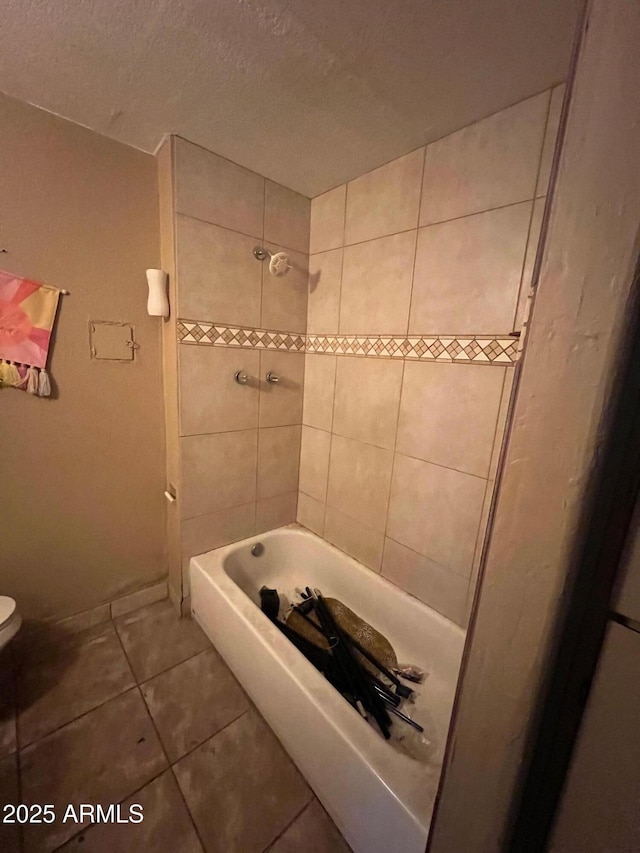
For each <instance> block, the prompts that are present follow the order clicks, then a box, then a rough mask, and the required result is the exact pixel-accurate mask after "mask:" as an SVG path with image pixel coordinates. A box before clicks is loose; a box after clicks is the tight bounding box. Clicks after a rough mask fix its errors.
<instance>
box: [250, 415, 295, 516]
mask: <svg viewBox="0 0 640 853" xmlns="http://www.w3.org/2000/svg"><path fill="white" fill-rule="evenodd" d="M300 432H301V427H300V426H285V427H270V428H268V429H261V430H260V438H259V441H258V500H261V499H262V498H270V497H274V496H275V495H283V494H285V492H293V491H295V490H296V489H297V487H298V468H299V464H300Z"/></svg>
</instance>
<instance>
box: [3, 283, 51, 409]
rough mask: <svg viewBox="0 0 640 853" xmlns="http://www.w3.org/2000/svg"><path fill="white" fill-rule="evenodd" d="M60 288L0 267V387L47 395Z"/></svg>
mask: <svg viewBox="0 0 640 853" xmlns="http://www.w3.org/2000/svg"><path fill="white" fill-rule="evenodd" d="M59 297H60V291H59V290H57V289H56V288H54V287H47V286H46V285H44V284H38V283H37V282H35V281H29V280H28V279H26V278H20V277H19V276H16V275H14V274H13V273H8V272H3V271H2V270H0V359H1V361H0V387H3V386H6V385H10V386H13V387H14V388H22V389H24V390H25V391H28V392H29V393H31V394H37V395H38V396H40V397H48V396H49V394H50V393H51V386H50V383H49V377H48V375H47V371H46V369H45V368H46V366H47V356H48V353H49V343H50V341H51V331H52V329H53V324H54V322H55V319H56V311H57V309H58V299H59Z"/></svg>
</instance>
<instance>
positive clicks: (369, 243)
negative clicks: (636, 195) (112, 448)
mask: <svg viewBox="0 0 640 853" xmlns="http://www.w3.org/2000/svg"><path fill="white" fill-rule="evenodd" d="M562 94H563V87H562V86H560V87H556V88H555V89H553V90H550V91H547V92H543V93H541V94H540V95H537V96H535V97H533V98H529V99H528V100H526V101H523V102H521V103H520V104H517V105H515V106H514V107H511V108H509V109H507V110H503V111H502V112H501V113H498V114H496V115H494V116H491V117H489V118H488V119H485V120H483V121H480V122H477V123H476V124H474V125H471V126H470V127H468V128H464V129H463V130H461V131H458V132H457V133H454V134H451V135H450V136H448V137H445V138H444V139H441V140H438V141H437V142H435V143H432V144H431V145H428V146H426V148H421V149H418V150H417V151H414V152H411V154H409V155H406V156H404V157H401V158H399V159H398V160H396V161H393V162H392V163H389V164H387V165H385V166H382V167H381V168H379V169H376V170H374V171H372V172H370V173H367V174H366V175H363V176H362V177H360V178H357V179H356V180H355V181H351V182H349V184H347V185H344V186H342V187H338V188H336V189H334V190H331V191H330V192H328V193H325V194H324V195H323V196H319V197H318V198H316V199H313V201H312V202H311V205H310V210H309V207H308V200H305V199H302V198H301V197H298V196H296V194H294V193H291V192H290V191H288V190H285V189H284V188H276V186H277V185H273V186H272V185H271V183H270V182H268V181H267V182H265V183H264V185H263V186H264V191H263V193H262V195H261V194H260V192H259V191H258V183H259V181H262V179H261V178H258V176H254V175H252V176H251V177H248V176H247V175H246V174H244V172H245V171H246V170H239V169H240V167H236V166H235V165H234V164H228V163H227V161H224V160H222V158H218V157H216V155H213V154H209V152H204V153H203V152H202V150H201V149H197V147H196V146H191V145H190V144H189V143H185V142H184V141H183V140H174V141H173V144H174V161H175V162H174V165H175V175H174V179H175V184H176V190H175V198H176V200H177V201H176V204H175V222H176V227H175V235H176V246H175V248H176V256H177V270H176V271H177V281H178V294H177V300H178V301H177V304H178V312H177V317H176V319H175V321H174V328H173V333H174V334H175V338H174V341H175V342H177V343H178V346H177V352H178V375H179V392H180V393H179V407H178V424H179V435H178V438H177V445H178V447H179V448H180V457H181V467H182V489H181V492H182V494H181V498H182V499H181V501H180V504H181V506H180V508H179V511H180V525H181V542H180V547H181V555H182V566H183V568H186V566H187V564H188V558H189V557H190V556H191V555H192V554H195V553H199V552H202V551H206V550H209V549H210V548H214V547H218V546H219V545H222V544H226V543H227V542H231V541H234V540H236V539H241V538H244V537H246V536H249V535H251V534H253V533H254V532H257V531H260V530H266V529H268V527H269V526H277V525H278V524H283V523H287V522H288V521H292V520H294V518H297V520H298V521H299V522H300V523H301V524H303V525H305V526H307V527H309V528H310V529H311V530H313V531H314V532H316V533H318V534H319V535H321V536H324V537H325V538H326V539H328V540H329V541H331V542H332V543H334V544H335V545H337V546H338V547H340V548H342V549H343V550H345V551H347V552H348V553H349V554H351V555H352V556H354V557H356V558H357V559H359V560H361V561H362V562H364V563H365V564H366V565H368V566H369V567H370V568H372V569H373V570H375V571H380V572H382V573H383V574H384V575H385V576H386V577H387V578H388V579H389V580H391V581H392V582H394V583H396V584H398V585H400V586H402V587H403V588H404V589H406V590H407V591H408V592H410V593H412V594H413V595H416V596H417V597H419V598H421V599H422V600H424V601H426V602H427V603H428V604H430V605H431V606H433V607H434V608H435V609H437V610H440V611H441V612H442V613H444V614H445V615H447V616H449V617H450V618H452V619H454V620H455V621H457V622H459V623H460V624H463V625H464V624H466V619H467V616H468V612H469V608H470V602H471V599H472V596H473V593H474V589H475V578H476V572H477V567H478V562H479V554H480V548H481V544H482V539H483V536H484V527H485V524H486V518H487V514H488V507H489V503H490V499H491V495H492V492H493V482H494V477H495V468H496V465H497V457H498V453H499V448H500V445H501V441H502V433H503V428H504V419H505V415H506V407H507V403H508V398H509V394H510V388H511V381H512V366H513V363H514V362H515V360H516V359H517V340H516V339H515V338H514V337H513V336H511V332H513V331H514V330H518V329H519V328H520V327H521V325H522V318H523V315H524V310H525V305H526V301H527V296H528V291H529V282H530V278H531V272H532V267H533V260H534V258H535V249H536V246H537V242H538V236H539V229H540V222H541V217H542V210H543V207H544V201H545V194H546V183H547V181H548V174H549V163H550V158H551V155H552V151H553V141H554V139H555V135H556V132H557V120H558V115H559V106H560V104H561V99H562ZM196 149H197V150H196ZM191 159H193V160H194V161H197V165H194V163H192V162H191ZM181 164H182V165H181ZM194 169H195V170H196V172H197V174H198V175H200V178H199V179H198V180H196V179H195V178H194V177H193V175H192V174H191V173H192V171H193V170H194ZM238 170H239V171H238ZM205 172H206V176H205V177H203V175H204V173H205ZM217 172H220V175H218V176H217V177H215V175H214V177H211V174H209V173H217ZM249 175H251V173H249ZM181 184H184V185H185V187H187V189H183V190H181V189H180V186H181ZM214 187H215V193H222V194H223V195H224V194H225V193H227V194H228V195H229V200H228V201H229V205H228V206H226V205H225V204H222V203H220V199H219V198H218V199H208V198H205V199H201V198H199V196H198V194H199V193H204V195H205V196H206V195H208V194H212V193H213V188H214ZM267 188H268V189H267ZM215 193H214V194H215ZM270 198H271V200H272V203H271V204H270V202H269V199H270ZM190 205H191V206H190ZM273 205H275V207H272V206H273ZM255 206H257V207H258V208H259V210H260V212H261V214H262V219H261V218H260V215H256V213H255V210H254V207H255ZM227 216H228V217H229V218H228V219H225V217H227ZM191 220H194V221H193V222H192V221H191ZM267 223H269V224H268V225H267ZM309 223H310V225H309ZM305 227H306V228H307V232H306V235H307V236H308V240H307V239H306V237H305V231H304V229H305ZM287 229H289V230H287ZM181 235H182V237H181ZM185 235H186V236H185ZM270 240H273V241H280V242H274V243H270V242H269V241H270ZM257 243H265V244H267V245H269V246H271V245H272V246H273V247H274V248H285V249H286V251H287V252H289V254H290V256H291V258H292V260H293V263H294V270H293V271H292V272H291V273H289V275H288V276H285V277H284V278H283V279H274V278H273V277H271V276H269V275H268V274H266V275H265V272H266V271H265V269H264V268H261V265H259V264H258V263H257V262H256V261H255V260H254V259H253V257H252V256H251V249H252V248H253V246H254V245H256V244H257ZM309 250H310V253H311V254H310V255H309V256H308V261H307V255H306V252H308V251H309ZM181 253H182V255H181ZM296 253H297V254H296ZM307 269H308V276H307ZM302 281H308V288H307V287H303V286H301V282H302ZM240 362H242V364H240ZM481 366H482V367H484V369H482V370H480V369H478V368H479V367H481ZM234 367H235V369H243V370H245V371H246V372H247V373H248V374H249V375H250V377H252V378H251V379H250V381H249V383H248V384H247V386H245V387H241V388H240V387H238V386H237V385H236V384H235V383H234V382H233V373H234V372H235V369H232V368H234ZM267 370H274V371H275V372H276V373H278V374H279V375H280V376H281V377H285V380H286V381H285V385H284V386H282V387H276V388H273V387H269V386H268V385H267V383H266V382H265V381H264V374H265V373H266V372H267ZM297 454H299V462H298V458H297V456H296V455H297ZM216 460H218V461H216ZM229 460H231V465H229ZM298 466H299V467H298ZM187 593H188V590H187V589H186V586H184V587H183V594H185V595H186V594H187Z"/></svg>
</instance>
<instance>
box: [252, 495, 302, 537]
mask: <svg viewBox="0 0 640 853" xmlns="http://www.w3.org/2000/svg"><path fill="white" fill-rule="evenodd" d="M297 505H298V493H297V492H287V493H286V494H284V495H274V496H273V497H272V498H262V499H261V500H259V501H258V502H257V504H256V530H255V532H256V533H265V532H266V531H267V530H275V528H276V527H282V526H283V525H285V524H292V523H293V522H294V521H295V520H296V509H297Z"/></svg>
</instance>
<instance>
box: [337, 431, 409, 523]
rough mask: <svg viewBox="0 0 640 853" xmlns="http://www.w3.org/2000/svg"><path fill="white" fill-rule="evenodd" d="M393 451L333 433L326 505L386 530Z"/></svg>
mask: <svg viewBox="0 0 640 853" xmlns="http://www.w3.org/2000/svg"><path fill="white" fill-rule="evenodd" d="M392 463H393V453H392V452H391V451H389V450H384V449H382V448H380V447H373V446H372V445H370V444H363V443H362V442H361V441H352V440H351V439H350V438H343V437H342V436H339V435H334V437H333V441H332V443H331V460H330V462H329V489H328V492H327V504H328V506H331V507H333V508H334V509H337V510H339V511H340V512H342V513H344V514H345V515H349V516H350V517H352V518H355V519H356V520H357V521H360V522H361V523H362V524H364V525H365V526H366V527H370V528H371V529H372V530H376V531H378V532H379V533H384V528H385V522H386V518H387V503H388V500H389V488H390V485H391V468H392Z"/></svg>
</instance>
